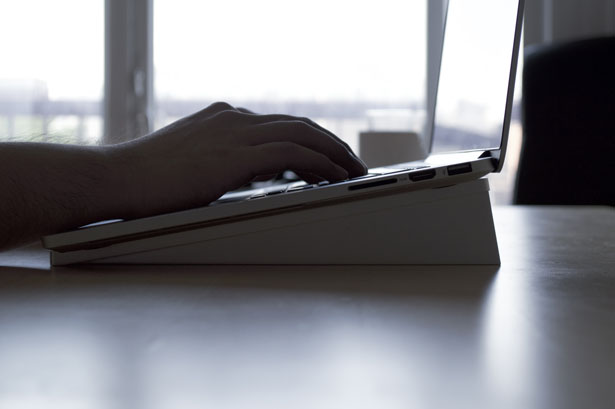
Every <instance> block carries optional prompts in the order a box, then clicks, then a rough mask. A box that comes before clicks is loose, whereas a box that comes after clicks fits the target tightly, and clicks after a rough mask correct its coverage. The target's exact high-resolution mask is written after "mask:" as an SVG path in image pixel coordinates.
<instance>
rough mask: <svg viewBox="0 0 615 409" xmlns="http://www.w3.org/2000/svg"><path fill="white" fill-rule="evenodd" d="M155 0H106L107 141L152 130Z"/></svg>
mask: <svg viewBox="0 0 615 409" xmlns="http://www.w3.org/2000/svg"><path fill="white" fill-rule="evenodd" d="M152 25H153V12H152V0H106V1H105V92H104V94H105V95H104V136H103V142H104V143H105V144H111V143H119V142H124V141H127V140H130V139H133V138H136V137H138V136H141V135H144V134H146V133H148V132H149V131H150V118H151V115H150V110H151V106H152V103H151V102H152V100H153V86H152V84H153V81H152V76H153V68H152V66H153V62H152V61H153V58H152V53H153V47H152V38H153V35H152V34H153V31H152Z"/></svg>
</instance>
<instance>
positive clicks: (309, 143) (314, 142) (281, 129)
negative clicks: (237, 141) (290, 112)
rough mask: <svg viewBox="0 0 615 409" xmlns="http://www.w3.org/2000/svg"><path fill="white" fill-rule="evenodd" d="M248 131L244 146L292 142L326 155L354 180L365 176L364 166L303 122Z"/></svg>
mask: <svg viewBox="0 0 615 409" xmlns="http://www.w3.org/2000/svg"><path fill="white" fill-rule="evenodd" d="M246 131H247V134H246V136H245V139H244V142H247V143H248V144H249V145H252V146H254V145H261V144H266V143H271V142H282V141H289V142H293V143H295V144H298V145H302V146H304V147H306V148H309V149H311V150H314V151H316V152H320V153H322V154H324V155H326V156H327V157H329V158H330V159H331V160H332V161H334V162H335V163H337V164H339V165H340V166H342V167H343V168H344V169H346V170H347V172H348V174H349V175H350V176H351V177H355V176H361V175H364V174H365V170H366V169H365V167H364V165H363V163H362V162H361V161H359V160H358V159H357V158H356V156H354V155H353V154H352V153H351V151H349V150H348V149H346V147H345V146H344V145H342V144H340V143H339V142H338V141H337V140H335V139H333V138H331V137H330V136H329V135H328V134H326V133H324V132H322V131H320V130H318V129H316V128H314V127H312V126H311V125H309V124H307V123H305V122H303V121H277V122H267V123H262V124H257V125H252V126H251V127H248V128H247V130H246Z"/></svg>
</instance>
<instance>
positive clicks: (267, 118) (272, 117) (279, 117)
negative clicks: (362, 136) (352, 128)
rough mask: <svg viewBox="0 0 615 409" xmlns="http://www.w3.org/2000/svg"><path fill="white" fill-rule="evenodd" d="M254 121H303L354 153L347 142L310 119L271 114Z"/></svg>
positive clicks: (259, 116) (258, 116)
mask: <svg viewBox="0 0 615 409" xmlns="http://www.w3.org/2000/svg"><path fill="white" fill-rule="evenodd" d="M254 119H255V120H256V121H258V123H266V122H275V121H302V122H305V123H306V124H308V125H310V126H312V127H313V128H316V129H318V130H319V131H322V132H324V133H326V134H327V135H329V136H330V137H332V138H333V139H335V140H336V141H338V142H339V143H341V144H342V145H343V146H344V147H345V148H346V149H348V150H349V151H350V152H352V149H350V146H349V145H348V144H347V143H346V142H344V141H343V140H341V139H340V138H339V137H338V136H337V135H335V134H334V133H333V132H331V131H330V130H328V129H327V128H325V127H323V126H321V125H319V124H318V123H316V122H314V121H313V120H311V119H310V118H306V117H299V116H292V115H285V114H269V115H257V116H256V117H255V118H254ZM352 154H353V155H354V152H352ZM355 156H356V155H355Z"/></svg>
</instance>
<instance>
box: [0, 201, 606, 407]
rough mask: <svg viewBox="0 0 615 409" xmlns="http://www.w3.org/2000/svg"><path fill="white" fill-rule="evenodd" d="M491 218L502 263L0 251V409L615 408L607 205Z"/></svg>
mask: <svg viewBox="0 0 615 409" xmlns="http://www.w3.org/2000/svg"><path fill="white" fill-rule="evenodd" d="M494 216H495V224H496V231H497V235H498V243H499V247H500V254H501V259H502V265H501V266H381V267H380V266H331V267H324V266H76V267H63V268H53V269H52V268H50V266H49V262H48V254H47V253H46V252H45V251H44V250H42V249H41V248H40V247H38V246H29V247H25V248H22V249H18V250H15V251H11V252H5V253H0V408H40V407H45V408H56V407H57V408H131V409H135V408H148V409H157V408H183V409H186V408H204V407H211V408H244V407H250V408H261V407H262V408H336V409H337V408H353V409H354V408H452V407H454V408H481V407H484V408H613V407H615V240H614V239H615V211H614V210H613V208H607V207H551V206H544V207H523V206H519V207H512V206H511V207H496V208H495V209H494Z"/></svg>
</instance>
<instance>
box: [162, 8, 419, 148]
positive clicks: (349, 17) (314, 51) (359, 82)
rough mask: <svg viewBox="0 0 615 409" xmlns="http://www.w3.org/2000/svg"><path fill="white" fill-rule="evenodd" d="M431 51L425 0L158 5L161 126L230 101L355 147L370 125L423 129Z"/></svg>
mask: <svg viewBox="0 0 615 409" xmlns="http://www.w3.org/2000/svg"><path fill="white" fill-rule="evenodd" d="M425 47H426V2H425V1H424V0H380V1H356V0H335V1H332V0H310V1H304V2H297V1H285V0H262V1H258V2H255V1H250V0H238V1H234V2H211V1H194V0H155V1H154V67H155V72H156V74H155V90H156V126H160V125H162V124H166V123H168V122H170V121H172V120H173V119H175V118H177V117H180V116H182V115H185V114H188V113H190V112H192V111H194V110H195V109H198V108H199V107H201V106H203V105H204V104H207V103H210V102H212V101H216V100H225V101H228V102H230V103H231V104H233V105H239V106H245V107H246V108H249V109H252V110H254V111H256V112H282V113H287V114H293V115H300V116H308V117H311V118H313V119H314V120H316V121H317V122H319V123H320V124H322V125H323V126H325V127H327V128H329V129H331V130H332V131H333V132H335V133H336V134H338V135H339V136H340V137H342V138H343V139H345V140H347V141H348V142H349V143H350V144H351V146H353V147H356V139H357V135H358V133H359V132H360V131H363V130H366V129H368V128H370V127H388V128H391V127H396V128H401V127H407V126H416V127H417V128H420V127H421V126H422V123H420V124H416V122H417V121H416V120H415V118H417V117H418V118H420V119H422V118H423V117H424V115H423V114H422V113H423V112H424V111H423V109H424V95H425V66H426V61H425V58H426V51H425ZM387 112H388V113H390V115H387ZM411 122H412V123H411Z"/></svg>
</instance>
